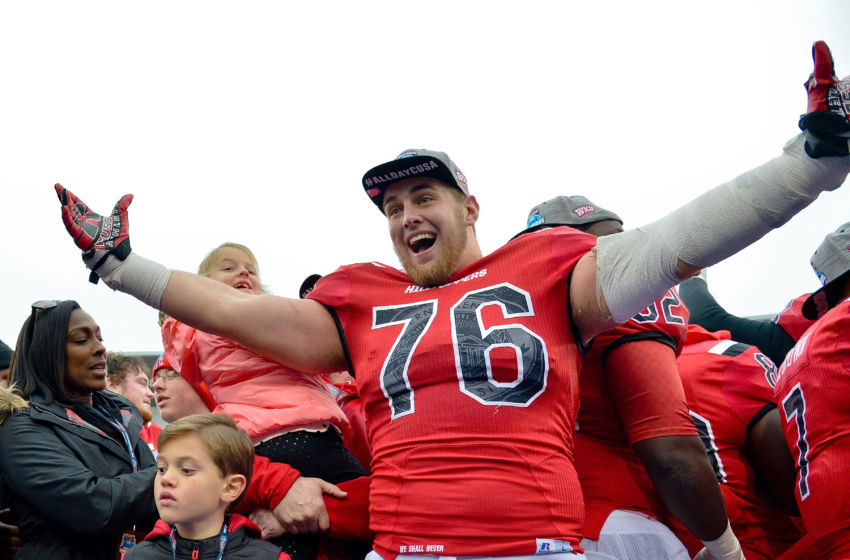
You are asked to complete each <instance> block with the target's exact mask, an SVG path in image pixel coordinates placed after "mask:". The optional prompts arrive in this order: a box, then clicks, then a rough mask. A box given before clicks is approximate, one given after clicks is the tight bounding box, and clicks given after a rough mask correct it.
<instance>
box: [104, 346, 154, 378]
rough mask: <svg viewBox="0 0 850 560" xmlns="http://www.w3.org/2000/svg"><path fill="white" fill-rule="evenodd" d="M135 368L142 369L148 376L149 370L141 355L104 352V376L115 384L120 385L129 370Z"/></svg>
mask: <svg viewBox="0 0 850 560" xmlns="http://www.w3.org/2000/svg"><path fill="white" fill-rule="evenodd" d="M137 369H140V370H142V371H143V372H144V373H145V375H147V376H148V377H150V376H151V370H150V369H148V365H147V364H146V363H145V361H144V360H143V359H142V358H141V356H125V355H124V354H119V353H118V352H107V353H106V376H107V377H108V378H109V380H110V381H111V382H112V383H113V384H115V385H121V384H122V383H124V380H126V379H127V375H129V374H130V372H132V371H135V370H137Z"/></svg>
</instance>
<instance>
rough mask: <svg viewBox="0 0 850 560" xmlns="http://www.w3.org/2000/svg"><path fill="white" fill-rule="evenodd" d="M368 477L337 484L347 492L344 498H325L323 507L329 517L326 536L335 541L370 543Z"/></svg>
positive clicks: (372, 535)
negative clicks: (329, 524) (335, 539)
mask: <svg viewBox="0 0 850 560" xmlns="http://www.w3.org/2000/svg"><path fill="white" fill-rule="evenodd" d="M370 480H371V479H370V478H369V477H368V476H361V477H360V478H355V479H354V480H346V481H345V482H340V483H339V484H337V486H338V487H339V489H340V490H345V491H346V492H348V496H346V497H345V498H342V499H340V498H333V497H331V496H327V495H326V496H325V507H326V508H327V509H328V516H329V517H330V523H331V526H330V529H328V532H327V535H328V536H330V537H334V538H337V539H347V540H358V541H368V542H371V541H372V540H374V538H375V533H373V532H372V531H370V530H369V481H370Z"/></svg>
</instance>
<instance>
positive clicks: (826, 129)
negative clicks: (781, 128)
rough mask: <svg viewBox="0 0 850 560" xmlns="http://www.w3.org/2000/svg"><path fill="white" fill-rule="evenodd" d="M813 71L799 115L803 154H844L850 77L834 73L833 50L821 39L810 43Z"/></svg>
mask: <svg viewBox="0 0 850 560" xmlns="http://www.w3.org/2000/svg"><path fill="white" fill-rule="evenodd" d="M812 59H813V60H814V71H813V72H812V74H811V75H810V76H809V79H808V80H807V81H806V83H805V86H806V91H807V92H808V96H809V103H808V112H807V113H806V114H805V115H803V116H802V117H800V123H799V125H800V128H801V129H802V130H803V131H805V133H806V145H805V148H806V153H807V154H808V155H809V156H810V157H812V158H820V157H825V156H846V155H848V153H850V150H848V141H847V138H848V137H850V76H848V77H845V78H844V79H843V80H839V79H838V78H836V76H835V63H834V62H833V60H832V53H831V52H830V50H829V47H828V46H827V45H826V43H824V42H823V41H817V42H816V43H815V44H814V45H812Z"/></svg>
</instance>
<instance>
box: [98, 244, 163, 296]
mask: <svg viewBox="0 0 850 560" xmlns="http://www.w3.org/2000/svg"><path fill="white" fill-rule="evenodd" d="M124 245H126V246H127V250H128V254H126V255H125V256H124V259H123V260H122V259H121V258H120V257H119V256H118V255H116V252H117V249H116V250H114V251H110V252H108V253H107V254H106V255H105V256H103V255H102V253H103V252H104V251H102V250H98V251H89V252H87V253H84V254H83V260H84V261H85V263H86V266H88V267H90V268H91V269H92V274H95V275H97V276H100V277H101V278H102V279H103V281H104V283H105V284H106V285H107V286H109V287H110V288H112V289H113V290H118V291H120V292H124V293H126V294H130V295H131V296H133V297H135V298H136V299H138V300H140V301H142V302H143V303H146V304H147V305H150V306H151V307H154V308H156V309H159V306H160V302H161V301H162V294H163V293H164V292H165V287H166V286H167V285H168V279H169V278H171V270H170V269H168V268H165V267H164V266H162V265H161V264H159V263H155V262H153V261H149V260H148V259H146V258H144V257H140V256H139V255H137V254H136V253H131V252H129V249H130V243H129V242H128V241H125V242H124V243H122V244H121V245H120V246H119V247H118V249H120V248H121V247H123V246H124ZM87 259H88V260H87Z"/></svg>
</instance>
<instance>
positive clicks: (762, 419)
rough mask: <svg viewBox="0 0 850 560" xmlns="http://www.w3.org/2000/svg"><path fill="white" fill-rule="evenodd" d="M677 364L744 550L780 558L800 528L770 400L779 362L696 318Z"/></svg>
mask: <svg viewBox="0 0 850 560" xmlns="http://www.w3.org/2000/svg"><path fill="white" fill-rule="evenodd" d="M678 364H679V373H680V375H681V376H682V383H683V385H684V387H685V394H686V396H687V400H688V406H689V408H690V414H691V416H692V418H693V421H694V424H696V426H697V429H698V430H699V433H700V437H701V438H702V440H703V443H704V445H705V449H706V451H707V452H708V455H709V457H710V459H711V464H712V467H713V468H714V473H715V476H716V477H717V480H718V482H720V487H721V489H722V491H723V498H724V500H725V502H726V511H728V512H729V519H730V522H731V524H732V529H733V530H734V531H735V535H736V536H737V537H738V539H739V540H740V542H741V547H742V548H743V549H744V555H745V556H746V557H747V560H759V559H761V560H769V559H773V558H779V557H780V556H781V555H782V554H783V553H785V552H786V551H787V550H788V549H789V548H790V547H791V546H792V545H794V543H795V542H797V540H798V539H799V538H800V537H801V533H800V531H799V530H798V528H797V526H796V525H795V522H794V521H793V520H792V518H791V514H796V509H797V508H796V505H795V504H794V497H793V494H792V490H793V479H794V465H793V461H792V459H791V455H790V452H789V451H788V447H787V445H786V444H785V439H784V437H783V435H782V429H781V427H780V423H779V411H778V410H777V408H776V405H775V404H774V402H773V383H774V382H775V380H776V366H775V365H774V364H773V362H772V361H771V360H770V358H768V357H767V356H766V355H765V354H763V353H761V352H760V351H759V349H758V348H756V347H755V346H750V345H748V344H743V343H741V342H736V341H734V340H731V339H730V336H729V332H728V331H719V332H709V331H707V330H705V329H703V328H702V327H700V326H697V325H689V326H688V337H687V340H686V343H685V348H684V349H683V350H682V353H681V354H680V355H679V358H678ZM768 503H770V504H771V505H768Z"/></svg>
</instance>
